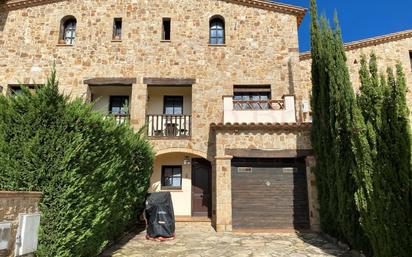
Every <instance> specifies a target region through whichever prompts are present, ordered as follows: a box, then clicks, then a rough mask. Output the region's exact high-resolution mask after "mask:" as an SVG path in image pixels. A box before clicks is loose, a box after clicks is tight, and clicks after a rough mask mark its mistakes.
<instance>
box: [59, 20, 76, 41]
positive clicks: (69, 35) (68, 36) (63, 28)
mask: <svg viewBox="0 0 412 257" xmlns="http://www.w3.org/2000/svg"><path fill="white" fill-rule="evenodd" d="M76 23H77V21H76V18H74V17H73V16H66V17H64V18H63V19H62V20H61V22H60V38H59V44H66V45H73V44H74V40H75V38H76Z"/></svg>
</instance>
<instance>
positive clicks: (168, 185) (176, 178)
mask: <svg viewBox="0 0 412 257" xmlns="http://www.w3.org/2000/svg"><path fill="white" fill-rule="evenodd" d="M161 184H162V189H182V166H162V181H161Z"/></svg>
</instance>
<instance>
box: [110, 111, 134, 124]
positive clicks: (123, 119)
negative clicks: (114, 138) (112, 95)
mask: <svg viewBox="0 0 412 257" xmlns="http://www.w3.org/2000/svg"><path fill="white" fill-rule="evenodd" d="M108 117H112V118H113V119H114V120H115V121H116V123H117V124H123V123H128V122H129V121H130V115H128V114H114V113H110V114H109V115H108Z"/></svg>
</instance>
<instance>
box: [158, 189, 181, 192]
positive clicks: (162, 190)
mask: <svg viewBox="0 0 412 257" xmlns="http://www.w3.org/2000/svg"><path fill="white" fill-rule="evenodd" d="M160 192H175V193H179V192H183V189H181V188H176V189H173V188H171V189H167V188H163V189H160Z"/></svg>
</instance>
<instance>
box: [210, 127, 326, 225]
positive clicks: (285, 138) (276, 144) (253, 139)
mask: <svg viewBox="0 0 412 257" xmlns="http://www.w3.org/2000/svg"><path fill="white" fill-rule="evenodd" d="M309 133H310V132H309V130H308V129H300V128H296V129H294V130H289V129H279V128H276V127H272V128H266V129H264V128H260V129H259V128H245V127H243V128H217V129H216V158H215V162H214V164H215V165H213V171H212V180H213V182H214V183H213V186H212V188H213V190H212V191H213V192H214V193H215V195H214V196H213V199H215V201H214V203H213V213H214V214H215V215H214V217H213V218H214V223H215V224H216V230H217V231H232V188H231V159H232V158H233V156H231V155H229V154H228V150H229V149H245V150H252V149H259V150H263V151H274V150H275V151H276V150H307V149H311V144H310V136H309ZM306 165H307V172H306V173H307V179H308V197H309V211H310V225H311V228H312V229H313V230H319V214H318V206H317V192H316V188H314V187H316V183H315V182H314V181H315V178H314V175H313V174H312V172H311V168H312V167H313V165H314V161H313V157H307V158H306Z"/></svg>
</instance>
